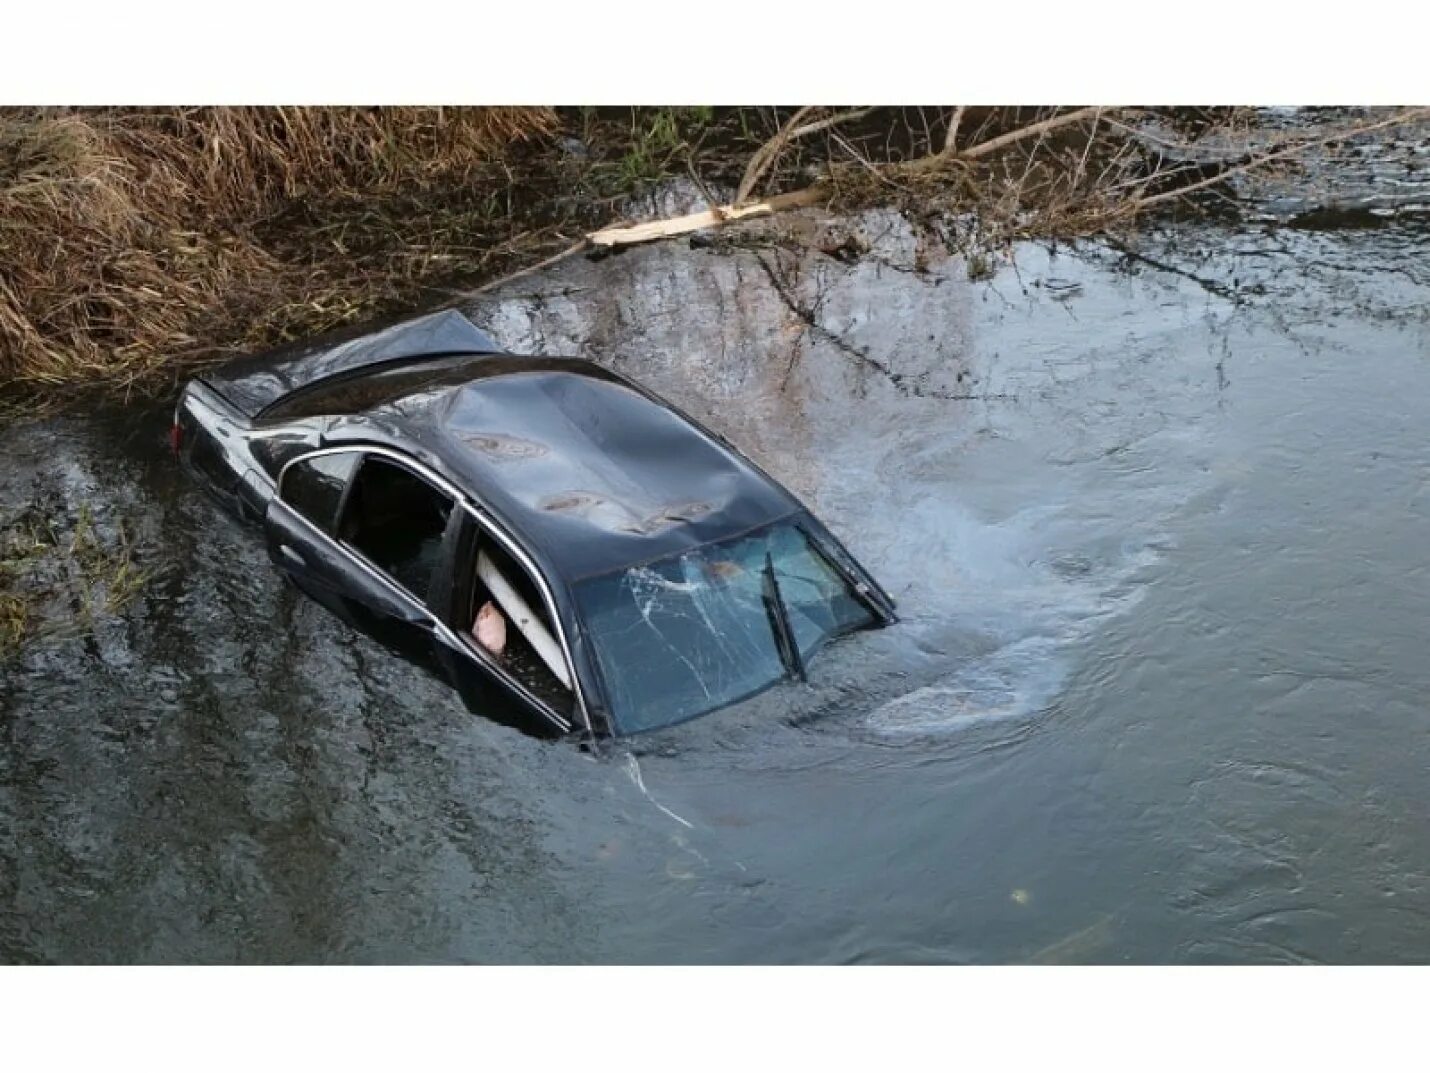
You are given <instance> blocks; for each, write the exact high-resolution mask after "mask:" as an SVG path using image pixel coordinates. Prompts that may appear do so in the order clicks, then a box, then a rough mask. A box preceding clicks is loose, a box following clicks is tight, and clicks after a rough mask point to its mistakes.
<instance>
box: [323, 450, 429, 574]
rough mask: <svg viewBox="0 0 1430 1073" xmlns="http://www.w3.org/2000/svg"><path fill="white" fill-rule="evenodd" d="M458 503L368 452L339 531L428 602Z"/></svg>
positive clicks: (349, 494)
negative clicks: (443, 537)
mask: <svg viewBox="0 0 1430 1073" xmlns="http://www.w3.org/2000/svg"><path fill="white" fill-rule="evenodd" d="M452 506H453V502H452V498H451V497H450V496H448V495H447V494H446V493H445V492H441V491H438V490H437V489H436V488H434V487H433V486H432V485H430V484H428V483H427V482H426V481H425V480H423V479H422V478H421V477H419V476H417V475H416V474H415V473H413V472H412V471H411V470H409V469H407V468H406V467H404V466H400V465H398V464H396V463H394V462H389V461H388V460H387V459H385V458H382V457H380V456H377V455H368V456H366V457H365V458H364V459H363V461H362V465H361V467H359V469H358V472H357V476H356V478H354V484H353V487H352V491H351V492H349V493H348V498H347V503H346V505H345V506H344V507H343V518H342V525H341V527H340V529H339V534H338V535H339V538H340V539H341V540H343V541H344V542H345V543H348V544H350V545H352V546H353V547H354V548H356V549H357V550H358V551H360V552H362V554H363V555H365V556H366V557H367V558H368V559H369V560H370V561H371V562H372V563H373V565H375V566H377V567H378V568H379V569H381V570H383V571H384V572H386V573H387V574H388V575H389V576H391V577H392V578H393V579H394V580H396V581H397V582H398V583H399V584H400V585H401V586H402V587H403V588H405V589H406V590H407V591H408V592H410V593H411V594H412V595H413V596H415V597H417V599H419V600H422V601H424V602H425V601H426V599H427V596H428V592H429V590H430V589H431V587H432V579H433V577H434V576H435V575H436V573H437V566H438V563H439V561H440V558H441V551H442V535H443V534H444V533H445V532H446V529H447V519H448V517H449V516H450V515H451V513H452Z"/></svg>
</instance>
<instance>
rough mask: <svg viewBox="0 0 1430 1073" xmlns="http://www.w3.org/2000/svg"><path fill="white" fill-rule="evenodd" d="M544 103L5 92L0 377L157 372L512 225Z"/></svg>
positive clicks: (149, 375) (416, 280)
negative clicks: (91, 102)
mask: <svg viewBox="0 0 1430 1073" xmlns="http://www.w3.org/2000/svg"><path fill="white" fill-rule="evenodd" d="M555 128H556V117H555V115H554V113H552V112H551V111H550V110H548V109H540V108H481V109H468V108H463V109H440V108H383V109H376V108H372V109H369V108H334V109H327V108H165V109H158V110H133V109H100V110H68V109H6V110H0V379H3V380H8V381H10V383H11V384H12V385H14V386H16V387H20V388H27V387H28V388H31V389H37V388H38V389H44V388H53V387H56V386H59V385H66V384H74V383H79V382H83V383H94V382H99V383H103V384H106V385H111V386H115V385H117V386H133V385H142V386H152V385H155V384H157V383H159V382H160V381H162V380H163V379H164V377H163V376H161V375H160V374H161V373H162V374H168V376H170V377H172V375H174V374H175V373H177V372H178V371H179V370H181V369H182V368H184V367H185V366H186V365H187V364H189V363H191V362H194V361H198V360H202V359H203V358H205V357H207V356H212V355H213V354H214V353H215V352H216V351H217V352H222V351H225V350H236V349H243V348H249V347H253V346H260V345H264V344H267V343H272V342H276V341H278V340H280V339H282V338H284V337H286V336H288V335H293V334H300V333H303V332H309V331H320V330H323V329H325V328H329V327H333V326H335V325H337V324H340V323H342V322H345V321H348V320H351V319H354V318H357V317H362V316H365V315H370V314H373V313H376V312H379V311H380V310H381V309H382V308H383V307H384V306H400V305H401V304H403V303H404V302H406V301H411V300H412V297H413V295H414V294H415V293H416V292H417V291H418V290H420V288H421V287H422V286H423V285H425V284H428V283H430V282H431V281H433V280H438V279H441V278H444V276H445V275H447V274H448V273H450V272H451V271H452V270H453V263H454V262H456V261H459V260H460V261H463V262H464V263H465V262H468V261H472V260H476V259H478V257H477V256H473V255H472V251H473V250H474V248H475V249H476V250H478V251H480V252H488V251H490V250H491V249H493V248H497V247H499V246H500V244H501V241H502V240H509V239H510V238H511V237H512V235H511V231H512V227H513V224H512V219H513V217H512V213H511V212H510V205H509V204H500V203H499V200H500V199H499V195H500V193H501V192H502V191H503V190H506V191H509V190H510V185H511V183H510V180H511V173H510V171H509V169H508V168H507V161H508V160H509V159H510V158H511V157H512V156H513V154H514V151H515V150H516V148H517V147H519V146H520V145H521V144H522V143H525V142H528V141H530V140H532V139H539V138H542V137H544V136H546V135H549V134H550V133H551V132H552V131H554V130H555Z"/></svg>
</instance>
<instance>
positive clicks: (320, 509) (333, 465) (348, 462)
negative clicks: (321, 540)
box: [283, 451, 361, 536]
mask: <svg viewBox="0 0 1430 1073" xmlns="http://www.w3.org/2000/svg"><path fill="white" fill-rule="evenodd" d="M360 457H361V456H360V455H359V454H358V453H357V452H356V451H343V452H341V453H338V454H328V455H317V456H315V457H312V458H304V459H300V460H299V461H297V462H294V463H293V464H292V465H291V466H289V467H288V468H287V469H286V470H284V471H283V502H285V503H287V504H288V505H289V506H290V507H292V508H293V509H294V510H296V511H297V512H298V513H299V514H301V515H302V516H303V517H304V518H307V519H308V521H310V522H312V523H313V524H314V525H316V526H317V527H318V528H319V529H321V530H322V531H323V532H325V533H327V534H328V535H329V536H331V535H332V534H333V532H334V531H335V530H336V528H337V521H338V505H339V504H340V503H342V499H343V491H344V489H346V488H347V486H348V481H349V480H351V479H352V475H353V470H354V469H356V468H357V464H358V459H359V458H360Z"/></svg>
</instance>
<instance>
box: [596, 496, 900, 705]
mask: <svg viewBox="0 0 1430 1073" xmlns="http://www.w3.org/2000/svg"><path fill="white" fill-rule="evenodd" d="M576 599H577V601H578V602H579V603H580V605H581V610H582V613H583V615H584V617H585V620H586V624H587V627H588V629H589V631H590V634H591V637H592V641H593V645H594V648H595V651H596V657H597V660H598V662H599V663H600V666H601V670H602V672H603V675H604V677H605V680H606V686H607V692H608V694H609V701H610V704H611V708H612V711H613V713H614V715H615V717H616V722H617V723H618V725H619V727H620V730H621V731H622V732H623V733H635V732H638V731H642V730H651V729H654V728H656V727H661V726H668V725H670V724H673V723H678V722H682V721H684V720H686V719H690V718H693V717H695V716H697V715H702V714H704V713H706V712H710V711H713V710H715V709H716V708H721V707H724V706H725V705H727V704H731V703H734V702H735V701H738V700H741V699H743V698H745V697H748V696H751V695H753V694H755V693H757V692H759V691H760V690H762V689H764V688H765V687H767V686H769V685H771V684H773V683H774V682H776V681H778V680H779V679H781V678H783V677H785V676H786V674H788V673H792V672H793V671H794V670H795V667H792V666H790V664H791V663H795V664H796V666H798V665H802V661H803V660H804V659H805V658H806V657H808V656H811V655H813V653H814V652H815V650H816V649H817V648H818V647H819V646H820V645H821V644H823V643H824V642H825V641H827V640H828V639H830V638H831V637H834V636H836V635H838V634H841V633H846V632H848V631H850V630H855V629H859V628H861V627H864V626H868V625H871V624H872V623H873V622H874V621H875V615H874V614H873V612H871V611H870V609H869V608H868V607H867V606H866V605H865V604H864V603H863V601H862V600H860V599H859V597H858V596H857V595H856V593H855V591H854V589H853V588H852V587H851V585H850V583H849V582H848V581H847V580H846V578H845V577H844V575H843V574H842V573H840V572H839V571H838V570H836V569H835V568H834V566H833V565H832V564H831V563H830V561H829V560H828V559H827V558H826V557H825V556H824V554H823V553H822V552H821V551H820V550H819V549H818V548H817V547H816V546H815V545H814V544H813V543H812V542H811V541H810V539H809V537H808V536H807V535H806V534H805V532H804V530H803V529H801V528H800V527H799V526H798V525H797V524H796V523H794V522H782V523H778V524H776V525H774V526H770V527H768V528H766V529H764V530H760V531H757V532H755V533H753V534H750V535H748V536H744V537H740V538H738V539H735V540H729V541H725V542H723V543H718V544H711V545H706V546H704V547H700V548H696V549H694V550H692V551H689V552H686V553H685V554H683V555H678V556H673V557H671V558H669V559H663V560H659V561H656V562H653V563H649V564H646V565H643V566H637V567H632V568H630V569H626V570H621V571H618V572H616V573H613V574H607V575H604V576H602V577H596V578H592V579H590V580H587V581H584V582H582V583H580V584H579V585H577V586H576ZM785 635H788V636H785ZM787 642H788V643H787ZM783 648H793V649H795V650H796V652H797V655H793V654H791V653H790V652H788V651H782V649H783Z"/></svg>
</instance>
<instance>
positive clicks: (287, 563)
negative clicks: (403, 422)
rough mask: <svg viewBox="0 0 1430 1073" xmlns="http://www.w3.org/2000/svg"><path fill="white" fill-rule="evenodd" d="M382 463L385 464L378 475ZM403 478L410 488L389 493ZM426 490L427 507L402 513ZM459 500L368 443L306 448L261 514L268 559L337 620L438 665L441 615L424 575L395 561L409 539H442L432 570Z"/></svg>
mask: <svg viewBox="0 0 1430 1073" xmlns="http://www.w3.org/2000/svg"><path fill="white" fill-rule="evenodd" d="M375 463H377V464H380V465H381V466H383V467H384V469H383V470H382V471H381V473H380V474H379V476H378V477H374V474H376V473H378V472H379V471H377V470H375V469H374V468H373V467H374V465H375ZM399 481H400V482H401V483H404V484H406V485H407V487H406V488H405V489H403V490H402V491H403V494H402V495H399V496H397V497H396V498H395V499H394V498H393V497H392V496H391V494H390V493H391V492H392V490H393V488H394V486H395V485H396V483H397V482H399ZM414 493H415V494H414ZM364 497H365V498H364ZM422 497H426V498H427V499H428V500H429V503H428V509H426V510H419V511H417V512H416V513H417V514H418V515H419V516H418V517H415V518H413V519H410V520H409V519H406V518H404V517H403V514H402V511H403V509H404V508H407V507H412V506H413V505H414V504H415V503H416V501H417V499H420V498H422ZM384 498H387V499H393V501H392V502H386V503H385V502H382V500H383V499H384ZM453 506H454V504H453V502H452V500H451V497H450V496H447V495H446V494H445V493H443V492H441V491H439V490H438V489H436V488H433V487H432V486H431V485H430V484H428V483H427V482H425V481H424V480H423V478H421V477H419V476H418V475H417V474H416V473H413V472H412V471H410V470H408V469H406V467H403V466H402V465H401V464H400V462H397V461H394V460H392V459H389V458H386V457H384V458H382V459H381V460H380V462H378V461H377V460H376V459H375V456H373V455H372V454H371V453H370V452H365V451H361V450H330V451H323V452H318V453H315V454H311V455H305V456H303V457H300V458H298V459H295V460H294V461H293V462H291V463H290V464H289V465H288V466H286V467H285V468H284V470H283V473H282V476H281V478H280V480H279V485H278V494H277V495H275V496H274V497H273V499H272V501H271V502H270V503H269V506H268V509H267V512H266V515H265V518H264V529H265V532H266V535H267V541H268V552H269V556H270V558H271V559H272V560H273V562H274V564H275V565H276V566H277V567H278V568H279V570H281V571H283V572H284V573H285V574H287V575H288V576H289V577H290V578H292V580H293V582H294V584H295V585H297V587H298V588H300V589H301V590H303V591H304V592H305V593H307V594H308V595H310V596H311V597H313V599H315V600H317V601H318V602H319V603H321V604H323V605H324V606H325V607H327V608H328V609H329V610H331V611H332V612H333V613H334V614H336V615H337V616H338V617H339V618H341V619H343V620H344V621H345V622H348V623H349V624H350V625H352V626H354V627H355V628H357V629H359V630H361V631H363V632H364V633H366V634H368V635H369V636H371V637H373V638H374V639H375V640H377V641H378V642H380V643H382V644H384V645H386V646H387V647H389V648H391V649H393V650H394V651H396V652H398V653H399V654H401V655H403V656H405V657H406V658H408V659H409V660H411V661H413V662H415V663H417V664H419V665H421V666H424V667H426V668H428V669H431V670H434V671H436V670H439V668H440V662H439V661H438V660H437V658H436V653H435V651H434V643H435V636H434V634H435V632H436V629H437V620H436V617H435V616H434V615H433V614H432V613H431V612H430V611H429V610H428V609H427V606H426V604H425V599H426V596H427V590H426V588H425V587H423V586H421V585H420V584H418V582H419V581H420V579H421V577H422V576H424V575H423V573H422V572H421V571H420V570H411V569H409V570H406V571H404V570H401V569H395V567H396V566H397V565H398V556H399V554H400V553H401V552H402V551H404V550H406V549H405V548H404V545H406V544H412V545H421V544H423V543H426V544H428V545H435V546H434V547H429V548H428V549H427V550H428V551H429V552H430V554H429V556H428V558H429V559H430V560H431V570H430V571H428V572H427V576H428V577H430V576H431V573H433V572H435V565H436V560H437V558H438V556H440V548H441V546H442V542H443V540H444V539H445V535H446V527H447V525H448V523H449V522H450V521H451V519H452V518H453V517H454V516H455V515H456V513H457V512H456V511H455V510H454V509H453ZM413 588H418V589H420V590H421V591H420V594H419V592H415V591H413Z"/></svg>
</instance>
